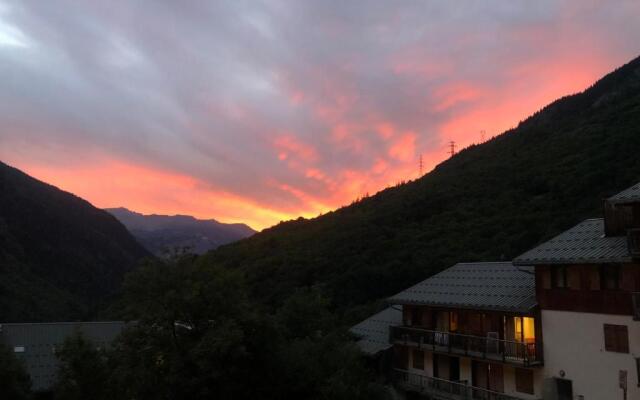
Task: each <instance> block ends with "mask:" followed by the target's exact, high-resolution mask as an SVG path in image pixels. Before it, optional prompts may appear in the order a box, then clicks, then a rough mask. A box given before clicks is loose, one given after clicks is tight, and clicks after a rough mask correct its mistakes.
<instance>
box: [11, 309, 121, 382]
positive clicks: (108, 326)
mask: <svg viewBox="0 0 640 400" xmlns="http://www.w3.org/2000/svg"><path fill="white" fill-rule="evenodd" d="M124 326H125V323H124V322H120V321H115V322H52V323H25V324H13V323H12V324H0V342H2V343H3V344H4V345H6V346H9V348H10V349H11V350H13V351H14V353H15V355H16V356H17V357H18V358H19V359H21V360H23V362H24V363H25V367H26V369H27V372H28V373H29V375H30V376H31V384H32V385H31V389H32V390H34V391H46V390H49V389H51V386H52V385H53V384H54V383H55V379H56V373H57V369H58V359H57V358H56V356H55V349H56V348H60V346H62V344H63V343H64V340H65V338H67V337H68V336H69V335H71V334H72V333H73V332H75V331H76V330H79V331H80V332H81V333H82V334H83V335H84V336H85V337H86V338H87V339H88V340H90V341H91V342H93V343H94V344H95V345H96V347H102V348H105V347H108V346H109V344H110V343H111V341H113V339H115V337H116V336H118V334H119V333H120V332H121V331H122V329H123V328H124Z"/></svg>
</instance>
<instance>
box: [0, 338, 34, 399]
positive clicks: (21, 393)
mask: <svg viewBox="0 0 640 400" xmlns="http://www.w3.org/2000/svg"><path fill="white" fill-rule="evenodd" d="M30 387H31V380H30V379H29V375H28V374H27V373H26V371H25V370H24V366H23V365H22V363H21V362H20V360H18V359H17V358H16V357H15V355H14V354H13V352H12V351H11V349H9V348H7V347H6V346H4V345H2V344H0V388H1V390H2V398H3V399H8V400H27V399H29V398H30V392H29V388H30Z"/></svg>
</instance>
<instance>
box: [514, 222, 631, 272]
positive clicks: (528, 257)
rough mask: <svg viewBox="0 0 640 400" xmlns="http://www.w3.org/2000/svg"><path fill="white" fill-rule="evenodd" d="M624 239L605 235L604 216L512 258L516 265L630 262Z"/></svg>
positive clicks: (580, 224)
mask: <svg viewBox="0 0 640 400" xmlns="http://www.w3.org/2000/svg"><path fill="white" fill-rule="evenodd" d="M627 246H628V244H627V238H626V237H625V236H620V237H605V235H604V219H602V218H594V219H588V220H586V221H583V222H581V223H579V224H578V225H576V226H574V227H573V228H571V229H569V230H568V231H566V232H563V233H561V234H560V235H558V236H556V237H554V238H553V239H551V240H549V241H548V242H545V243H542V244H541V245H539V246H538V247H535V248H533V249H531V250H529V251H527V252H526V253H524V254H522V255H521V256H519V257H516V259H515V260H514V261H513V262H514V263H515V264H518V265H519V264H526V265H541V264H542V265H544V264H582V263H586V264H589V263H607V262H629V261H631V257H630V256H629V249H628V247H627Z"/></svg>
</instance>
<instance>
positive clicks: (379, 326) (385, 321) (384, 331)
mask: <svg viewBox="0 0 640 400" xmlns="http://www.w3.org/2000/svg"><path fill="white" fill-rule="evenodd" d="M401 323H402V310H400V309H398V308H393V307H389V308H386V309H384V310H382V311H380V312H379V313H377V314H375V315H373V316H372V317H370V318H367V319H365V320H364V321H362V322H360V323H359V324H357V325H354V326H352V327H351V328H350V329H349V332H351V333H353V334H354V335H355V336H357V337H358V338H359V339H360V340H358V342H357V344H358V347H360V349H361V350H362V351H363V352H364V353H367V354H371V355H373V354H377V353H378V352H380V351H383V350H386V349H388V348H389V347H391V344H390V343H389V326H398V325H400V324H401Z"/></svg>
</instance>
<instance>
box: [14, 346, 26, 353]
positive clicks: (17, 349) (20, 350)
mask: <svg viewBox="0 0 640 400" xmlns="http://www.w3.org/2000/svg"><path fill="white" fill-rule="evenodd" d="M13 352H14V353H24V346H15V347H14V348H13Z"/></svg>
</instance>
